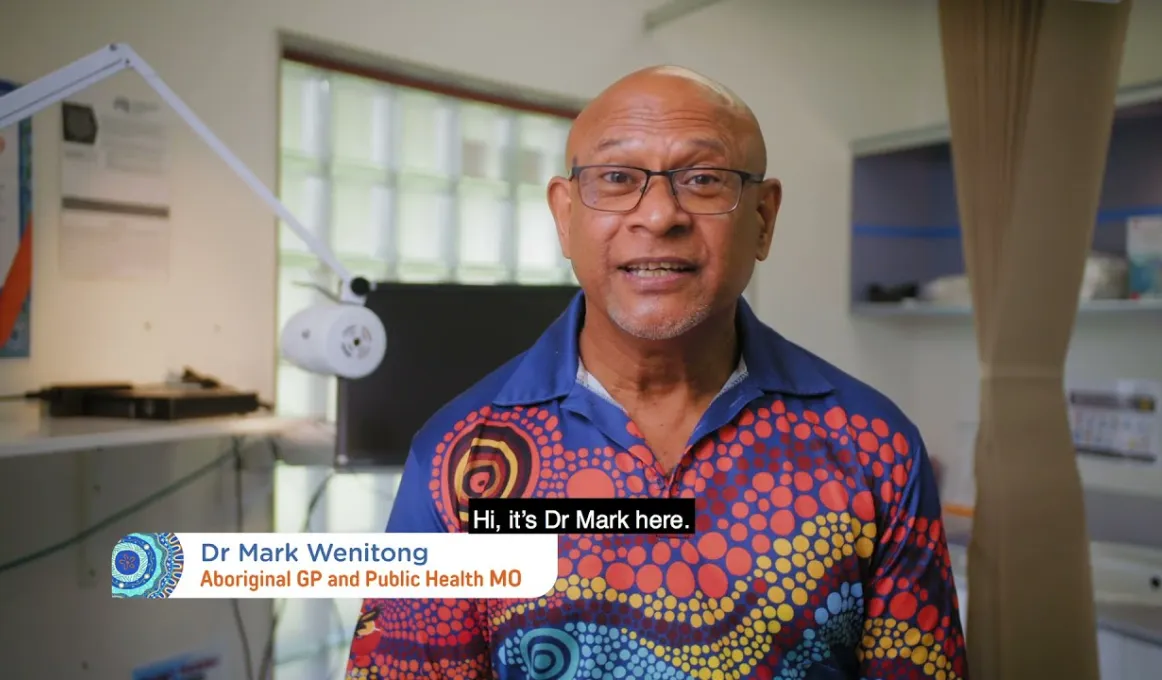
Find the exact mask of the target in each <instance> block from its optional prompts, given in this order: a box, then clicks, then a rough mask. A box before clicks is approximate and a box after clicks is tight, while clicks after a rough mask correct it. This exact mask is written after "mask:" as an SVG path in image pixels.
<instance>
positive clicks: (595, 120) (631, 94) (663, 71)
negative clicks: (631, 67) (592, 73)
mask: <svg viewBox="0 0 1162 680" xmlns="http://www.w3.org/2000/svg"><path fill="white" fill-rule="evenodd" d="M667 114H669V115H667ZM699 114H700V115H701V116H709V117H713V118H715V119H717V122H718V123H719V125H720V127H722V128H723V130H724V131H726V132H727V133H728V134H729V135H730V136H732V137H734V138H735V139H734V140H732V141H733V142H735V144H736V145H737V146H738V150H739V151H741V152H742V156H743V158H742V159H741V160H743V161H744V162H745V163H746V165H747V168H746V169H748V170H750V171H752V172H754V173H756V174H763V173H765V172H766V165H767V158H766V143H765V142H764V140H763V135H762V130H761V129H760V127H759V123H758V120H757V119H756V118H755V115H754V113H753V112H752V111H751V109H750V107H749V106H747V104H746V102H744V101H743V100H742V98H740V97H739V96H738V95H737V94H735V93H734V92H733V91H731V90H730V88H728V87H726V86H725V85H723V84H722V83H719V82H717V81H715V80H713V79H711V78H708V77H706V76H704V75H702V74H700V73H698V72H696V71H693V70H690V69H688V68H684V67H681V66H670V65H664V66H651V67H649V68H645V69H641V70H639V71H635V72H633V73H631V74H629V75H627V76H625V77H623V78H621V79H620V80H618V81H617V82H615V83H613V84H612V85H610V86H609V87H607V88H606V89H605V90H603V91H602V92H601V93H600V94H598V95H597V97H595V98H594V99H593V100H592V101H591V102H589V104H588V105H587V106H586V107H585V108H584V109H583V110H582V111H581V113H580V114H579V115H578V116H577V119H576V120H575V121H574V123H573V126H572V129H571V130H570V132H569V140H568V144H567V148H566V159H567V161H566V162H567V163H569V164H573V163H575V162H577V156H578V154H579V153H583V152H584V151H585V149H586V147H587V146H588V147H591V146H592V145H593V143H594V142H593V139H592V137H594V136H598V137H600V136H601V132H602V127H603V126H608V124H610V123H612V124H614V125H616V124H617V123H618V122H621V121H624V120H626V119H629V118H635V117H636V118H639V119H642V120H643V122H644V121H645V120H648V119H650V118H654V119H656V120H657V122H658V124H659V125H665V123H664V122H663V120H662V119H665V118H671V119H681V118H685V117H690V116H692V115H693V116H697V115H699ZM597 143H598V144H600V143H601V142H600V141H598V142H597Z"/></svg>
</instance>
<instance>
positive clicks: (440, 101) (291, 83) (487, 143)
mask: <svg viewBox="0 0 1162 680" xmlns="http://www.w3.org/2000/svg"><path fill="white" fill-rule="evenodd" d="M398 82H402V79H398V78H394V79H393V78H390V77H376V76H374V75H372V74H363V75H356V71H355V70H353V69H346V68H337V67H331V66H320V65H316V63H313V62H312V63H308V60H299V59H289V58H288V59H284V60H283V62H282V69H281V93H282V95H281V96H282V99H281V103H280V115H281V127H280V149H281V158H280V184H281V186H280V187H279V193H280V195H281V197H282V200H283V201H284V202H285V203H286V205H287V207H288V208H290V210H291V211H292V212H293V213H294V214H295V215H296V216H298V217H299V219H300V220H302V221H303V223H304V225H305V226H306V227H307V228H308V229H310V230H311V231H312V232H313V233H314V234H315V235H316V236H317V237H319V238H320V239H321V240H323V241H325V242H326V243H328V244H330V246H331V247H332V249H333V250H334V251H335V254H336V255H337V256H338V258H339V259H340V260H341V261H342V262H343V263H344V264H345V265H346V266H347V267H348V268H349V269H351V270H352V271H353V272H356V273H358V274H360V275H363V276H366V277H368V278H370V279H373V280H380V281H384V280H394V281H416V282H421V281H458V282H463V283H475V284H488V283H499V282H518V283H525V284H530V285H535V284H549V283H563V282H575V279H574V278H573V273H572V270H571V269H570V267H569V266H568V262H567V261H566V260H565V259H564V258H563V257H562V256H561V254H560V248H559V246H558V243H557V238H556V232H555V227H554V225H553V220H552V216H551V214H550V213H549V210H548V207H547V205H546V203H545V188H546V183H547V182H548V180H549V178H550V177H552V176H553V175H555V174H560V173H561V172H563V171H564V168H565V157H564V151H565V138H566V135H567V134H568V129H569V125H570V123H571V118H570V117H569V116H568V115H567V112H557V113H537V112H535V111H533V110H529V109H531V108H533V107H526V106H520V105H517V104H512V105H506V104H504V103H503V102H497V101H495V100H492V101H486V100H489V99H491V98H488V97H481V98H479V100H478V99H477V98H472V97H461V96H454V95H453V94H447V93H444V92H441V91H435V90H434V89H424V88H421V87H416V86H413V84H409V85H401V84H396V83H398ZM337 283H338V281H337V280H336V279H335V278H334V277H333V275H332V274H331V272H329V271H328V270H327V269H326V267H325V266H324V265H322V264H321V263H320V262H319V261H318V260H317V259H316V258H315V256H314V255H312V254H311V253H310V251H309V250H307V248H306V246H305V245H304V244H303V243H302V242H301V241H299V240H298V237H296V236H295V235H294V233H293V232H291V231H290V230H289V229H288V228H287V227H286V226H285V225H284V226H283V227H282V229H281V230H280V235H279V288H278V291H279V292H278V320H279V328H280V329H281V328H282V326H283V324H285V322H286V320H287V319H288V318H289V317H290V316H291V315H292V314H294V313H295V312H297V311H299V310H301V309H303V308H305V307H307V306H309V305H311V304H313V303H316V302H319V301H320V294H319V293H318V292H316V291H315V290H314V289H313V288H311V287H310V284H314V285H319V286H322V287H323V288H325V289H327V290H335V288H336V286H337ZM277 403H278V408H279V411H280V412H281V413H283V414H286V415H293V416H312V417H324V418H326V419H327V420H328V421H331V422H334V419H335V411H336V383H335V380H334V379H329V378H325V377H321V376H316V375H312V374H310V373H307V372H305V371H302V370H301V369H298V368H296V367H294V366H291V365H290V364H287V363H285V362H283V363H280V365H279V369H278V375H277ZM325 476H326V471H325V470H317V469H309V468H285V467H284V468H280V469H279V470H278V472H277V477H276V481H275V483H276V489H277V496H278V498H277V504H276V510H275V525H276V530H278V531H299V530H301V528H302V525H303V521H304V510H305V508H306V507H307V505H308V503H309V500H310V498H311V497H312V495H313V494H314V492H315V490H316V489H317V488H318V485H319V484H320V483H321V481H322V480H323V479H324V478H325ZM398 484H399V477H398V472H395V471H386V470H385V471H384V472H382V473H378V474H376V473H366V474H343V475H342V476H340V477H334V478H331V480H330V481H329V482H328V487H327V492H326V496H325V497H324V498H323V501H322V502H321V503H320V504H319V506H318V509H317V510H316V512H315V513H314V514H313V516H312V518H311V527H312V528H313V529H314V530H318V531H344V532H378V531H382V530H383V527H384V526H385V523H386V520H387V516H388V514H389V513H390V511H391V499H392V497H393V495H394V492H395V489H396V488H397V486H398ZM359 604H360V603H359V602H357V601H338V602H326V601H319V600H308V601H301V600H300V601H291V602H285V603H279V604H278V605H277V607H285V610H284V613H283V615H282V617H281V619H280V623H279V627H278V629H277V631H276V649H277V654H276V658H278V659H280V660H281V663H280V665H279V667H278V673H277V677H278V680H298V678H304V679H306V678H309V679H310V680H319V679H320V678H341V677H342V671H343V666H344V663H345V660H346V646H347V643H348V642H349V638H350V635H351V633H352V631H353V628H354V622H355V618H356V616H357V612H358V607H359Z"/></svg>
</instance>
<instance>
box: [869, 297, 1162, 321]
mask: <svg viewBox="0 0 1162 680" xmlns="http://www.w3.org/2000/svg"><path fill="white" fill-rule="evenodd" d="M1077 311H1078V313H1079V314H1080V315H1085V316H1088V315H1091V314H1162V299H1156V300H1155V299H1150V300H1093V301H1090V302H1084V303H1082V304H1081V306H1079V307H1078V310H1077ZM851 312H852V314H854V315H855V316H865V317H938V316H964V317H967V316H970V315H971V314H972V308H971V307H966V306H962V305H944V304H939V303H932V302H915V301H912V302H902V303H897V302H857V303H855V304H853V305H852V307H851Z"/></svg>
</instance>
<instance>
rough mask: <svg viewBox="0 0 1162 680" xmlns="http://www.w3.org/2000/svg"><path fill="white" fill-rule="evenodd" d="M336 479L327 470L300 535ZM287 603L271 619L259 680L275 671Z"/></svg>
mask: <svg viewBox="0 0 1162 680" xmlns="http://www.w3.org/2000/svg"><path fill="white" fill-rule="evenodd" d="M334 478H335V468H331V469H329V470H327V474H326V476H324V477H323V480H322V481H321V482H319V485H318V486H316V487H315V490H314V492H313V493H312V494H311V498H310V500H309V501H308V502H307V511H306V516H305V517H303V525H302V529H300V531H299V533H304V534H305V533H308V532H309V531H310V530H311V519H312V518H313V517H314V515H315V511H316V510H317V509H318V507H319V503H321V502H322V500H323V496H324V495H325V494H326V492H327V488H328V486H329V485H330V483H331V480H332V479H334ZM286 603H287V600H281V601H280V602H279V605H278V609H277V610H276V611H275V613H274V615H273V617H272V618H271V622H270V637H269V638H267V640H266V647H265V648H264V649H263V651H262V661H261V662H260V663H259V667H258V668H259V670H258V680H270V679H269V678H268V674H270V673H271V672H272V671H273V670H274V642H275V633H276V632H277V631H278V624H279V622H280V621H281V620H282V616H283V614H285V613H286V606H287V605H286ZM332 604H334V601H332Z"/></svg>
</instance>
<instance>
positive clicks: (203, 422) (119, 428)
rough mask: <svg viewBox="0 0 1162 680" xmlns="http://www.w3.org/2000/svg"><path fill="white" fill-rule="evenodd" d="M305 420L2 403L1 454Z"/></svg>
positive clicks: (268, 427) (283, 427)
mask: <svg viewBox="0 0 1162 680" xmlns="http://www.w3.org/2000/svg"><path fill="white" fill-rule="evenodd" d="M303 422H304V421H303V419H300V418H283V417H278V416H271V415H266V414H254V415H248V416H229V417H224V418H199V419H192V420H180V421H172V422H170V421H152V420H133V419H129V418H126V419H121V418H44V417H41V415H40V408H39V406H38V405H36V404H26V403H14V404H0V459H3V458H17V457H23V456H37V455H45V454H50V453H69V452H77V451H92V450H95V449H108V448H122V447H127V446H146V445H150V444H170V443H175V442H183V441H195V440H199V439H218V438H223V437H246V436H260V437H261V436H277V435H280V434H283V433H285V432H288V431H290V430H291V429H294V428H298V427H300V426H301V425H302V423H303Z"/></svg>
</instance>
